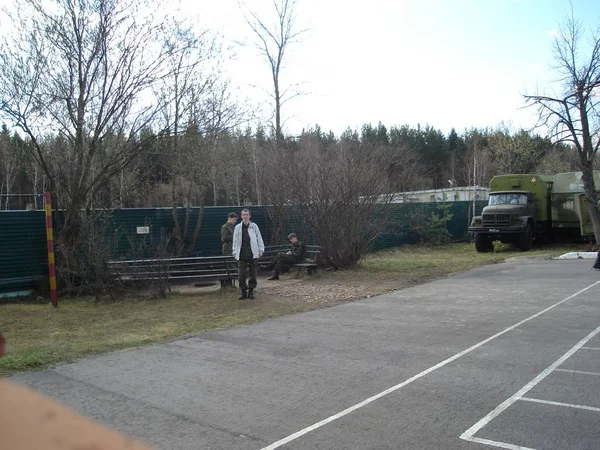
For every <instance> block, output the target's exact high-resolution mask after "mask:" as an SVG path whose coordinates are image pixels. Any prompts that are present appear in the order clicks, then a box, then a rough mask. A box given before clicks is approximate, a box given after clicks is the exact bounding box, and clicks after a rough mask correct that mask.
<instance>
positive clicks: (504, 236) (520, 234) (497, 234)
mask: <svg viewBox="0 0 600 450" xmlns="http://www.w3.org/2000/svg"><path fill="white" fill-rule="evenodd" d="M535 217H536V214H535V204H534V203H533V193H532V192H528V191H499V192H494V193H492V194H490V198H489V202H488V206H486V207H485V208H483V211H482V213H481V216H477V217H474V218H473V220H472V222H471V226H470V227H469V231H470V232H471V233H475V247H476V249H477V251H478V252H486V251H490V250H492V249H493V246H492V245H493V244H492V243H493V241H495V240H498V241H501V242H503V243H512V244H514V245H515V246H517V247H519V248H521V249H522V250H529V249H530V248H531V246H532V244H533V232H534V230H535V226H536V223H535Z"/></svg>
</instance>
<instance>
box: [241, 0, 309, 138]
mask: <svg viewBox="0 0 600 450" xmlns="http://www.w3.org/2000/svg"><path fill="white" fill-rule="evenodd" d="M273 7H274V10H275V15H276V20H275V23H274V24H273V25H271V24H269V23H268V22H267V21H266V20H264V19H261V18H260V17H259V16H258V14H256V13H255V12H250V13H249V17H246V22H247V23H248V25H249V26H250V28H251V30H252V32H253V33H254V35H255V36H256V38H257V42H256V47H257V48H258V50H259V51H260V52H261V54H262V55H263V56H264V57H265V59H266V60H267V63H268V64H269V69H270V71H271V77H272V79H273V93H272V94H270V96H271V98H272V99H273V102H274V106H275V107H274V115H275V127H274V130H275V139H276V141H277V142H280V141H282V140H283V133H282V123H281V107H282V106H283V105H284V104H285V103H286V102H288V101H289V100H291V99H292V98H294V97H297V96H298V95H300V92H298V91H297V90H296V88H297V87H298V86H297V85H291V86H289V87H287V88H283V90H282V84H281V71H282V69H283V65H284V62H285V56H286V51H287V50H288V47H289V46H290V45H291V44H293V43H294V42H296V41H297V39H298V37H299V36H300V35H301V34H302V33H303V32H304V31H305V30H304V29H302V30H297V29H296V12H295V7H296V0H273Z"/></svg>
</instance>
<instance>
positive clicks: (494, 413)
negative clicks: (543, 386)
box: [460, 327, 600, 441]
mask: <svg viewBox="0 0 600 450" xmlns="http://www.w3.org/2000/svg"><path fill="white" fill-rule="evenodd" d="M598 333H600V327H598V328H596V329H595V330H594V331H592V332H591V333H590V334H588V335H587V336H586V337H584V338H583V339H582V340H581V341H579V342H578V343H577V344H575V346H574V347H573V348H571V350H569V351H568V352H567V353H565V354H564V355H562V356H561V357H560V358H558V359H557V360H556V361H555V362H554V363H552V364H551V365H549V366H548V367H547V368H546V369H545V370H544V371H543V372H542V373H540V374H539V375H538V376H537V377H535V378H534V379H533V380H531V381H530V382H529V383H527V384H526V385H525V386H523V387H522V388H521V389H520V390H519V391H517V392H516V393H515V394H514V395H513V396H512V397H510V398H508V399H506V400H505V401H503V402H502V403H501V404H500V405H498V406H497V407H496V408H495V409H494V410H492V411H491V412H490V413H489V414H488V415H487V416H485V417H484V418H483V419H481V420H480V421H479V422H477V423H476V424H475V425H473V426H472V427H471V428H469V429H468V430H467V431H465V432H464V433H463V434H461V435H460V438H461V439H464V440H465V441H470V440H472V439H473V435H475V433H477V432H478V431H479V430H481V429H482V428H483V427H485V426H486V425H487V424H488V423H490V422H491V421H492V420H493V419H495V418H496V417H498V416H499V415H500V414H502V412H504V411H505V410H506V409H507V408H508V407H509V406H511V405H512V404H513V403H515V402H516V401H517V400H519V399H521V398H522V397H523V396H524V395H525V394H526V393H527V392H529V391H530V390H531V389H533V388H534V387H535V386H536V385H537V384H538V383H539V382H540V381H542V380H543V379H544V378H546V377H547V376H548V375H550V374H551V373H552V372H553V371H554V370H555V369H556V368H557V367H558V366H560V365H561V364H562V363H564V362H565V361H566V360H567V359H569V358H570V357H571V355H572V354H573V353H575V352H576V351H577V350H579V349H581V347H583V346H584V345H585V343H586V342H588V341H589V340H590V339H592V338H593V337H594V336H596V335H597V334H598Z"/></svg>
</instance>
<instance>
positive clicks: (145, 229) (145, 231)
mask: <svg viewBox="0 0 600 450" xmlns="http://www.w3.org/2000/svg"><path fill="white" fill-rule="evenodd" d="M137 234H150V227H137Z"/></svg>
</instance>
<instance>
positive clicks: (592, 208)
mask: <svg viewBox="0 0 600 450" xmlns="http://www.w3.org/2000/svg"><path fill="white" fill-rule="evenodd" d="M584 162H585V164H582V168H581V169H582V170H581V180H582V181H583V190H584V199H585V202H586V203H587V205H588V208H589V213H590V218H591V219H592V225H593V227H594V237H595V239H596V243H597V244H600V211H599V210H598V194H597V192H596V186H595V183H594V168H593V163H592V162H588V161H582V163H584Z"/></svg>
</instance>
